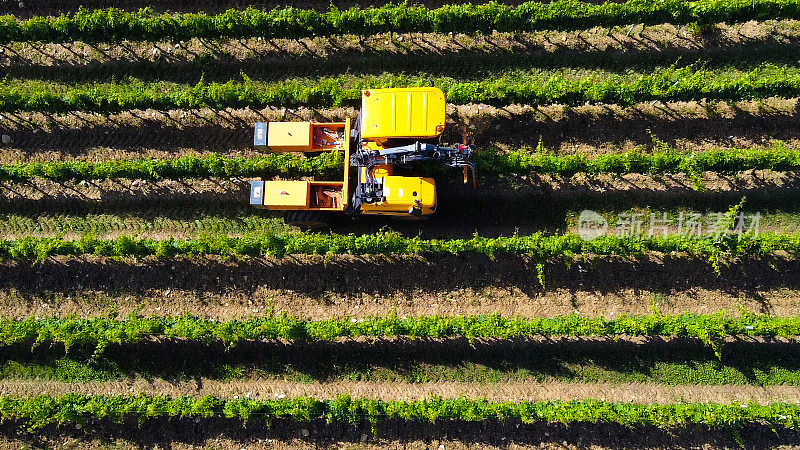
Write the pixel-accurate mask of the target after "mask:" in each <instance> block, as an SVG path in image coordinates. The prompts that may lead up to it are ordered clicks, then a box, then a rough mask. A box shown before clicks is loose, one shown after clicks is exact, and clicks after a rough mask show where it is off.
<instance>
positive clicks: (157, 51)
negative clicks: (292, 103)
mask: <svg viewBox="0 0 800 450" xmlns="http://www.w3.org/2000/svg"><path fill="white" fill-rule="evenodd" d="M0 5H2V3H0ZM295 6H296V5H295ZM797 24H798V21H796V20H769V21H765V22H757V21H750V22H746V23H739V24H730V25H728V24H724V23H718V24H714V25H712V26H709V27H708V28H707V31H706V32H705V33H700V34H698V33H693V32H691V31H690V29H689V27H687V26H681V25H672V24H660V25H649V26H643V25H634V26H616V27H610V28H608V27H593V28H590V29H585V30H578V31H557V30H546V31H537V32H521V33H520V32H516V33H507V32H493V33H491V34H489V35H480V34H476V35H469V34H461V33H459V34H455V35H454V34H452V33H450V34H436V33H394V34H390V33H380V34H376V35H371V36H352V35H344V36H320V37H311V38H301V39H264V38H248V39H230V40H224V39H222V40H208V39H191V40H188V41H179V42H129V41H123V42H120V43H84V42H71V43H57V44H51V43H35V44H34V43H23V42H15V43H11V44H6V45H2V46H0V52H1V53H0V56H5V58H4V59H2V60H0V65H2V66H7V67H9V70H11V71H14V73H18V74H20V75H22V76H23V77H37V78H38V77H40V76H41V75H44V74H47V75H59V74H61V75H67V74H69V73H70V72H72V73H77V72H80V71H83V72H86V71H88V72H90V74H91V73H95V74H99V73H101V72H100V70H103V69H102V66H99V64H112V63H113V64H119V66H113V65H112V66H108V67H107V68H106V69H105V70H109V71H110V72H113V69H115V68H116V69H127V70H129V71H131V70H133V71H135V70H136V68H137V67H147V66H146V64H148V63H159V64H160V65H161V66H160V67H161V68H164V66H169V65H174V64H177V65H178V66H177V67H175V68H176V69H184V70H185V71H186V69H188V73H191V74H194V73H198V74H199V73H201V72H204V73H208V74H209V75H213V74H214V72H215V71H214V69H215V68H224V67H225V66H230V65H233V64H237V63H238V64H244V66H242V67H241V68H243V69H254V68H255V69H258V68H261V69H268V70H269V69H270V68H269V66H270V65H273V66H274V65H276V63H277V65H279V66H280V67H282V68H285V69H289V70H284V72H285V73H290V74H292V75H297V74H298V72H299V73H301V74H302V73H303V72H304V71H308V70H309V69H310V68H311V67H312V66H314V65H316V67H317V68H318V69H319V70H322V71H328V70H334V71H336V72H337V73H339V72H342V71H343V69H344V68H346V67H351V66H357V67H365V68H366V67H368V65H370V64H374V63H376V62H383V63H384V66H382V67H387V66H390V65H395V64H396V61H395V59H394V58H402V57H405V56H414V57H415V58H416V60H417V61H420V59H419V57H426V56H427V57H434V56H435V57H436V58H438V60H439V63H440V64H439V66H438V67H439V68H442V67H449V66H454V67H453V69H454V70H456V71H458V70H459V68H458V65H457V64H456V65H454V64H451V63H450V60H455V61H456V62H459V63H463V62H464V61H466V60H467V57H469V58H470V59H474V60H476V62H477V63H481V62H484V61H485V60H486V57H491V56H492V55H500V56H501V58H498V59H497V61H498V62H499V63H500V64H502V65H508V64H509V62H511V61H509V59H507V58H502V56H504V55H505V56H507V55H509V54H510V53H512V52H513V53H514V54H515V55H516V56H526V55H530V56H537V57H539V59H538V60H537V61H535V62H534V64H535V65H536V66H538V67H541V66H547V65H550V66H553V65H557V66H563V65H565V63H574V64H576V65H578V66H579V67H585V66H587V65H591V66H593V67H597V66H601V67H614V64H617V66H616V67H617V68H618V67H620V66H621V65H620V64H618V63H623V62H624V63H626V65H631V64H634V65H635V64H643V63H646V62H647V60H648V59H650V60H657V59H661V60H663V61H667V62H666V64H664V65H665V66H669V65H670V64H672V63H674V62H675V61H676V60H678V59H681V60H693V59H697V58H698V57H711V58H733V60H737V59H739V60H741V59H744V60H758V61H765V60H771V59H773V58H775V57H779V58H780V57H781V56H783V57H785V56H786V53H787V50H788V53H791V52H792V51H793V50H794V49H793V46H795V45H796V44H797V43H798V39H800V27H798V25H797ZM753 51H758V52H759V54H758V55H757V58H754V56H756V55H753ZM781 53H783V55H780V54H781ZM653 54H655V58H656V59H653V57H654V55H653ZM643 56H644V57H643ZM286 57H291V58H286ZM378 58H380V59H378ZM191 62H202V65H200V66H199V67H198V66H197V65H186V64H185V63H191ZM422 62H426V61H424V60H422ZM387 63H388V64H387ZM125 64H129V65H132V66H133V67H126V66H124V65H125ZM137 64H139V66H137ZM143 64H144V65H143ZM359 64H361V65H362V66H359ZM406 64H407V67H406V68H409V69H410V68H412V67H414V65H413V64H409V63H406ZM337 65H338V67H337ZM26 67H27V68H29V69H32V70H31V71H28V72H23V68H26ZM39 67H41V68H42V69H39ZM45 67H51V69H49V70H48V69H44V68H45ZM417 67H418V68H419V67H426V70H436V66H433V65H430V64H428V65H425V64H418V65H417ZM297 69H300V70H297ZM272 70H273V71H275V72H276V73H277V72H278V70H276V68H272ZM37 72H40V73H39V75H38V76H37ZM162 72H168V73H159V74H158V79H165V78H164V77H166V79H170V78H169V77H174V76H182V74H180V73H174V72H177V71H162ZM170 72H172V73H170ZM231 73H233V74H234V77H237V76H238V73H235V72H231ZM371 73H374V70H373V71H372V72H371ZM129 74H130V72H129Z"/></svg>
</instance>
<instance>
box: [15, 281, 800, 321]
mask: <svg viewBox="0 0 800 450" xmlns="http://www.w3.org/2000/svg"><path fill="white" fill-rule="evenodd" d="M253 276H256V275H253ZM109 281H110V280H109ZM134 281H135V280H131V279H129V282H131V283H133V282H134ZM79 283H80V282H79ZM232 284H233V285H235V282H234V283H232ZM93 287H94V286H93ZM321 288H323V289H324V286H321ZM654 308H656V309H657V310H658V311H660V312H661V313H664V314H682V313H697V314H709V313H713V312H716V311H719V310H727V311H729V312H731V313H733V314H737V313H738V311H739V309H740V308H745V309H747V310H748V311H751V312H754V313H769V314H773V315H778V316H791V315H800V292H799V291H798V290H795V289H788V288H787V289H776V290H756V291H742V292H735V291H733V290H725V289H706V288H701V287H696V288H690V289H688V290H675V291H672V292H663V291H652V290H647V289H632V288H624V289H620V290H615V291H610V292H602V291H592V290H582V289H565V288H556V289H552V290H547V291H543V292H537V293H531V292H525V291H523V290H521V289H520V288H518V287H515V286H509V287H507V288H503V287H494V286H491V287H484V288H481V289H477V290H475V289H459V290H451V291H448V290H442V291H437V290H436V289H435V288H433V287H431V288H428V289H418V290H416V291H413V292H388V293H351V294H338V293H336V292H331V291H328V292H323V293H321V294H319V295H310V294H307V293H303V292H297V291H293V290H288V289H270V288H269V287H268V283H265V285H264V286H262V287H258V288H256V289H255V290H254V291H253V292H237V291H233V290H231V291H228V292H225V293H216V292H197V291H189V290H182V289H170V288H165V289H149V290H147V291H141V292H131V293H119V294H116V293H112V292H108V291H102V290H90V289H84V290H82V291H80V292H69V291H67V292H62V291H61V290H60V289H59V288H58V287H55V286H54V287H53V291H47V292H39V293H37V292H20V291H9V290H8V289H7V288H6V289H2V290H0V310H2V314H0V316H1V317H3V318H16V319H21V318H25V317H28V316H36V317H51V316H57V317H73V316H74V317H97V316H106V315H108V314H110V313H111V312H112V311H116V312H117V313H118V314H119V315H120V316H121V317H124V316H126V315H127V314H129V313H132V312H136V313H138V314H142V315H145V316H151V315H153V316H159V315H170V316H177V315H181V314H186V313H189V314H192V315H196V316H199V317H205V318H212V319H218V320H229V319H241V318H246V317H250V316H260V315H264V314H270V313H272V312H283V313H286V314H288V315H290V316H294V317H305V318H309V319H314V320H324V319H329V318H331V317H364V316H373V315H374V316H380V315H386V314H387V313H389V312H390V311H393V312H395V313H396V314H398V315H399V316H401V317H403V316H409V317H412V316H420V315H443V316H458V315H479V314H496V313H501V314H504V315H514V316H523V317H552V316H559V315H565V314H570V313H578V314H581V315H584V316H604V317H608V318H611V317H616V316H618V315H620V314H643V315H646V314H651V313H652V312H653V309H654Z"/></svg>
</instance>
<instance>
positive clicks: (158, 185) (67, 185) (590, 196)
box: [0, 171, 800, 238]
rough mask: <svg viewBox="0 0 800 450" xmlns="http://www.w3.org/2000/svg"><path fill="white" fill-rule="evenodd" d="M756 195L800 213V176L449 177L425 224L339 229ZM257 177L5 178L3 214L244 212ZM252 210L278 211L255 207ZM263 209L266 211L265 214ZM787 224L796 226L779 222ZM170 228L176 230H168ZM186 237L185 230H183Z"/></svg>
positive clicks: (560, 224)
mask: <svg viewBox="0 0 800 450" xmlns="http://www.w3.org/2000/svg"><path fill="white" fill-rule="evenodd" d="M742 197H747V202H746V205H747V208H749V209H750V210H753V211H760V212H761V214H762V215H766V214H769V212H770V211H783V212H788V213H791V212H792V211H793V208H794V207H793V206H792V205H795V204H797V200H798V197H800V178H798V177H797V176H796V175H795V174H793V173H781V172H771V171H748V172H743V173H738V174H734V175H725V174H714V173H706V174H704V175H703V177H702V188H701V189H698V188H696V187H695V186H694V182H693V181H692V180H690V179H689V178H688V177H687V176H685V175H660V176H648V175H640V174H630V175H624V176H619V177H611V176H605V175H603V176H592V177H588V176H585V175H580V174H579V175H576V176H573V177H570V178H568V179H565V178H560V177H551V176H538V175H535V174H534V175H531V176H530V177H522V178H520V179H516V180H510V181H508V182H506V183H500V182H488V183H486V184H482V185H479V187H478V189H477V190H474V189H472V187H470V186H462V185H461V184H460V183H458V182H454V181H453V180H442V181H440V183H439V203H440V207H439V210H438V211H437V214H436V215H434V216H433V217H432V218H431V219H430V220H429V221H427V222H425V223H424V224H422V225H420V224H419V223H412V222H394V221H388V220H385V219H383V218H375V217H358V218H356V219H352V218H349V217H339V218H336V220H334V222H333V224H332V231H335V232H339V233H357V234H358V233H372V232H375V231H377V230H379V229H382V228H384V227H388V228H390V229H393V230H396V231H398V232H400V233H403V234H406V235H412V236H415V235H417V234H421V235H422V236H423V237H450V238H455V237H460V238H469V237H471V236H472V235H473V234H474V233H475V232H478V233H479V234H481V235H484V236H497V235H506V236H508V235H512V234H514V233H515V232H518V233H519V234H530V233H534V232H536V231H545V232H555V231H563V230H564V229H565V227H566V225H567V224H568V222H569V220H568V219H569V217H568V216H569V215H570V214H574V213H575V211H580V210H582V209H592V210H598V211H607V210H615V211H624V210H627V209H629V208H632V207H641V206H642V205H648V206H649V207H651V208H652V209H653V210H654V211H659V210H671V209H674V208H687V209H691V210H696V211H701V212H702V211H716V212H720V211H727V210H728V209H729V208H730V207H731V206H733V205H736V204H738V203H739V202H740V201H741V199H742ZM248 198H249V184H248V181H247V180H245V179H231V180H227V179H215V178H209V179H203V180H188V179H187V180H162V181H153V182H148V181H142V180H125V179H115V180H97V181H82V182H78V183H76V182H55V181H50V180H42V179H34V180H32V181H30V182H25V183H11V182H2V183H0V211H3V212H9V213H15V214H25V215H28V216H30V217H34V218H35V217H36V215H37V214H42V215H48V216H53V215H58V214H87V213H92V214H99V213H109V214H123V215H124V214H125V213H128V214H131V215H134V216H136V215H139V216H143V217H144V216H147V217H163V218H167V219H169V218H170V217H176V218H181V220H183V219H185V218H186V211H194V212H196V213H197V214H198V215H200V214H202V213H203V212H208V213H214V212H215V211H216V213H217V214H218V213H219V211H220V210H226V211H230V210H231V208H232V207H233V206H236V207H239V209H238V210H237V211H242V208H246V207H247V199H248ZM248 211H250V212H249V215H250V216H254V217H258V216H261V217H275V214H271V213H268V212H259V211H257V210H255V209H254V210H248ZM257 214H258V216H257ZM774 226H775V227H777V228H775V229H776V230H777V231H784V232H792V231H793V230H785V229H781V228H780V227H781V225H780V224H775V225H774ZM162 231H163V232H164V233H165V234H167V235H168V234H169V230H162ZM176 231H178V232H179V234H180V235H183V234H184V232H183V230H176Z"/></svg>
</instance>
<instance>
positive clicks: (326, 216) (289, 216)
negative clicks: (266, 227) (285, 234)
mask: <svg viewBox="0 0 800 450" xmlns="http://www.w3.org/2000/svg"><path fill="white" fill-rule="evenodd" d="M283 221H284V222H285V223H286V224H287V225H292V226H295V227H298V228H302V229H304V230H307V229H312V228H327V227H329V226H330V225H331V214H330V213H328V212H325V211H286V212H285V213H284V214H283Z"/></svg>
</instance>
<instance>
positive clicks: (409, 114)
mask: <svg viewBox="0 0 800 450" xmlns="http://www.w3.org/2000/svg"><path fill="white" fill-rule="evenodd" d="M444 123H445V101H444V93H443V92H442V91H441V90H439V89H436V88H432V87H429V88H424V87H423V88H405V89H397V88H395V89H368V90H366V91H364V92H363V93H362V97H361V138H362V139H372V140H375V141H378V142H382V141H385V140H386V139H390V138H415V139H428V138H433V137H438V136H439V135H440V134H442V131H444Z"/></svg>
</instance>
